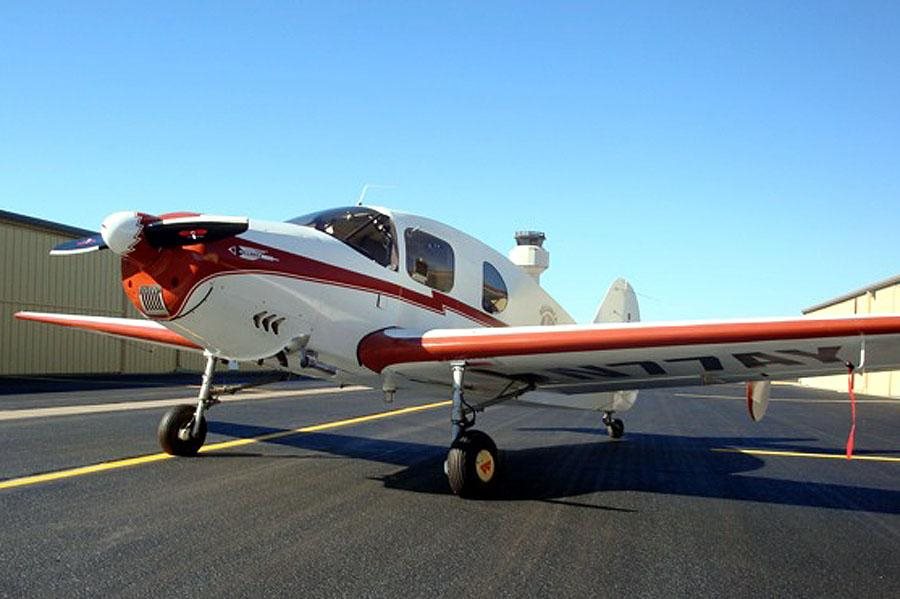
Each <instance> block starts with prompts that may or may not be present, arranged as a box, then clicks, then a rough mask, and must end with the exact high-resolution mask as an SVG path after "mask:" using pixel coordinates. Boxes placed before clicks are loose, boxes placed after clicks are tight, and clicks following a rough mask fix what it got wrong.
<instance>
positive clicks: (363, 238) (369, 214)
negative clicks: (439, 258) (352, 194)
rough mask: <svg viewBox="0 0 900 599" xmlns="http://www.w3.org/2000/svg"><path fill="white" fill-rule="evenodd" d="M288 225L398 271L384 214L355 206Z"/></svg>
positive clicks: (389, 225)
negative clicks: (317, 234)
mask: <svg viewBox="0 0 900 599" xmlns="http://www.w3.org/2000/svg"><path fill="white" fill-rule="evenodd" d="M288 222H289V223H293V224H295V225H302V226H304V227H312V228H314V229H317V230H319V231H322V232H323V233H327V234H329V235H331V236H332V237H334V238H336V239H340V240H341V241H343V242H344V243H346V244H347V245H349V246H350V247H352V248H353V249H354V250H356V251H357V252H359V253H360V254H362V255H363V256H365V257H367V258H369V259H371V260H374V261H375V262H377V263H378V264H380V265H382V266H386V267H388V268H391V269H393V270H397V264H398V262H399V258H398V257H397V245H396V243H395V242H394V225H393V223H392V222H391V219H390V218H389V217H388V216H387V215H386V214H382V213H381V212H378V211H376V210H372V209H371V208H363V207H362V206H355V207H351V208H334V209H332V210H323V211H322V212H314V213H312V214H307V215H305V216H298V217H297V218H292V219H291V220H289V221H288Z"/></svg>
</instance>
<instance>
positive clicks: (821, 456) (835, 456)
mask: <svg viewBox="0 0 900 599" xmlns="http://www.w3.org/2000/svg"><path fill="white" fill-rule="evenodd" d="M710 451H716V452H719V453H743V454H747V455H763V456H775V457H784V458H813V459H818V460H844V461H848V460H847V456H846V454H843V453H815V452H811V451H809V452H807V451H774V450H771V449H739V448H735V447H714V448H713V449H711V450H710ZM849 461H853V462H856V461H865V462H900V457H891V456H884V455H855V454H854V456H853V458H852V459H851V460H849Z"/></svg>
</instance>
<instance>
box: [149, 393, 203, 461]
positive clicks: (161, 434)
mask: <svg viewBox="0 0 900 599" xmlns="http://www.w3.org/2000/svg"><path fill="white" fill-rule="evenodd" d="M196 411H197V408H196V407H195V406H187V405H185V406H175V407H174V408H172V409H171V410H169V411H168V412H166V413H165V414H164V415H163V417H162V420H160V421H159V428H157V429H156V438H157V439H159V446H160V447H162V450H163V451H165V452H166V453H168V454H169V455H178V456H192V455H197V452H198V451H200V448H201V447H203V442H204V441H206V419H205V418H201V419H200V431H199V434H198V435H197V436H194V435H193V433H192V432H191V434H190V437H189V438H188V439H187V440H184V439H182V438H181V437H179V436H178V435H179V433H180V432H181V431H182V430H183V429H190V430H193V426H194V424H193V423H194V414H195V413H196Z"/></svg>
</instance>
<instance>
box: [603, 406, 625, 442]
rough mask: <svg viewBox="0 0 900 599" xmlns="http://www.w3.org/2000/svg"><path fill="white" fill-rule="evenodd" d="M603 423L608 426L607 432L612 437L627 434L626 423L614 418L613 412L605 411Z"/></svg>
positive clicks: (615, 437) (616, 437)
mask: <svg viewBox="0 0 900 599" xmlns="http://www.w3.org/2000/svg"><path fill="white" fill-rule="evenodd" d="M603 424H604V426H606V433H607V434H608V435H609V436H610V438H612V439H621V438H622V435H624V434H625V423H624V422H622V421H621V420H619V419H618V418H613V413H612V412H603Z"/></svg>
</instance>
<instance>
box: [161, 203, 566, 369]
mask: <svg viewBox="0 0 900 599" xmlns="http://www.w3.org/2000/svg"><path fill="white" fill-rule="evenodd" d="M379 210H380V211H381V212H382V213H385V214H387V215H389V216H390V218H391V222H392V223H393V226H394V228H395V231H396V233H395V243H396V246H397V249H396V251H397V259H396V261H395V264H394V265H393V266H391V265H389V266H382V265H381V264H379V263H377V262H375V261H374V260H372V259H370V258H368V257H367V256H365V255H363V254H362V253H360V252H359V251H357V250H356V249H354V248H353V247H351V246H350V245H348V244H346V243H344V242H342V241H340V240H338V239H336V238H335V237H332V236H331V235H329V234H328V233H325V232H322V231H319V230H317V229H314V228H312V227H309V226H301V225H296V224H291V223H282V222H267V221H258V220H251V221H250V228H249V230H248V231H247V232H245V233H243V234H241V235H240V236H239V237H237V238H236V239H233V240H231V242H230V243H229V248H230V250H231V251H230V252H229V253H230V255H228V256H225V255H222V256H219V257H217V258H216V260H221V261H224V259H225V258H228V259H229V260H231V264H232V266H231V267H229V268H222V269H221V270H220V271H218V272H214V273H212V274H208V275H207V276H205V277H203V278H202V279H200V280H198V281H197V282H196V284H195V285H193V287H192V289H191V290H190V291H189V292H188V293H187V294H186V296H185V298H184V301H183V303H182V304H181V307H180V309H179V310H178V312H177V313H175V314H174V315H172V316H171V317H168V318H164V319H158V320H160V322H162V323H163V324H164V325H165V326H167V327H169V328H170V329H172V330H173V331H176V332H177V333H179V334H181V335H184V336H185V337H187V338H188V339H190V340H192V341H194V342H196V343H198V344H199V345H202V346H203V347H205V348H207V349H208V350H209V351H210V352H212V353H213V354H214V355H216V356H219V357H222V358H226V359H231V360H242V361H250V360H267V361H269V360H271V361H272V363H273V364H277V363H278V361H277V360H276V356H277V355H278V354H279V352H282V351H283V350H284V349H285V347H287V346H289V345H290V344H291V342H292V340H296V339H304V340H306V339H308V345H306V349H307V350H308V351H310V352H313V354H314V355H316V357H317V360H318V361H319V362H321V363H323V364H327V365H329V366H330V367H333V368H335V369H336V370H337V375H336V377H335V378H337V379H338V380H342V381H348V382H350V381H353V382H361V383H367V384H375V382H376V381H377V380H379V378H380V377H379V376H378V375H377V374H376V373H374V372H372V371H370V370H368V369H366V368H365V367H364V366H362V365H360V363H359V361H358V360H357V357H356V352H357V347H358V345H359V342H360V340H361V339H362V338H363V337H365V336H366V335H368V334H370V333H373V332H375V331H379V330H382V329H385V328H389V327H398V328H403V329H412V330H419V331H425V330H429V329H434V328H471V327H473V326H504V325H513V326H514V325H534V324H557V323H558V324H565V323H572V322H573V321H572V318H571V317H570V316H569V314H568V313H567V312H566V311H565V310H564V309H563V308H562V307H560V306H559V304H558V303H557V302H555V301H554V300H553V299H552V298H551V297H550V296H549V295H548V294H547V293H546V292H545V291H544V290H543V289H542V288H541V287H540V286H539V285H538V284H537V283H536V282H535V280H534V279H533V278H532V277H530V276H528V275H527V274H526V273H524V272H523V271H522V270H521V269H520V268H519V267H517V266H515V265H514V264H512V263H511V262H510V261H509V260H508V259H507V258H506V257H504V256H503V255H501V254H500V253H498V252H496V251H494V250H493V249H491V248H490V247H488V246H486V245H485V244H483V243H481V242H479V241H477V240H476V239H474V238H472V237H469V236H467V235H465V234H463V233H462V232H460V231H458V230H456V229H453V228H451V227H448V226H446V225H443V224H441V223H438V222H436V221H433V220H429V219H425V218H421V217H417V216H412V215H408V214H404V213H397V212H389V211H387V210H381V209H379ZM406 231H423V232H426V233H428V234H430V235H432V236H434V237H436V238H439V239H440V240H442V241H444V242H446V243H447V244H449V245H450V246H451V247H452V251H453V255H454V267H453V284H452V287H451V288H450V289H449V290H447V291H440V290H438V289H435V288H432V287H430V286H429V285H427V284H425V283H424V282H422V281H421V280H420V279H421V277H420V279H417V278H414V276H413V275H412V274H411V273H410V269H411V268H412V267H410V268H407V264H408V262H407V258H408V256H407V247H406V243H405V239H404V238H405V232H406ZM208 251H209V250H208ZM214 251H218V252H219V253H220V254H223V253H224V252H223V248H222V247H219V248H218V249H217V250H214ZM485 262H487V263H489V264H490V265H491V266H492V267H493V268H495V269H496V271H497V272H499V274H500V275H501V277H502V279H503V282H504V283H505V285H506V288H507V291H508V301H507V302H506V304H505V306H504V308H503V309H502V311H499V312H495V313H490V312H489V311H487V310H486V309H485V308H484V306H483V302H482V300H483V297H482V296H483V293H484V286H485V281H484V269H485V267H484V263H485ZM267 319H268V322H266V320H267ZM276 322H277V327H273V326H272V323H276ZM274 328H277V332H275V331H274V330H273V329H274ZM281 365H282V367H284V363H283V361H282V363H281ZM288 369H290V370H298V371H303V372H304V373H305V374H316V373H315V372H306V371H304V370H303V369H302V368H299V367H298V366H297V365H296V363H295V362H293V361H291V362H290V363H289V367H288Z"/></svg>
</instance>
